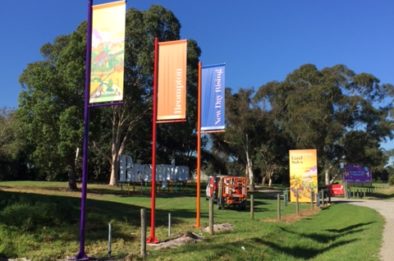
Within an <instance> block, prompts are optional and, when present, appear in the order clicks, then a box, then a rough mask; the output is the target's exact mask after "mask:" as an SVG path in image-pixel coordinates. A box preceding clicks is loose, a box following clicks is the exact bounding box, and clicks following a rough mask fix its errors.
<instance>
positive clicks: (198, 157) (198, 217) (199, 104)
mask: <svg viewBox="0 0 394 261" xmlns="http://www.w3.org/2000/svg"><path fill="white" fill-rule="evenodd" d="M197 85H198V86H197V89H198V94H197V169H196V179H197V187H196V191H197V195H196V225H195V226H196V227H198V228H199V227H200V226H201V225H200V200H201V195H200V192H201V189H200V176H201V62H199V63H198V83H197Z"/></svg>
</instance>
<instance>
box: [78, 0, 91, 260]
mask: <svg viewBox="0 0 394 261" xmlns="http://www.w3.org/2000/svg"><path fill="white" fill-rule="evenodd" d="M92 5H93V0H88V21H87V22H88V24H87V30H86V59H85V90H84V91H85V94H84V112H83V124H84V132H83V147H82V188H81V216H80V225H79V252H78V254H77V256H76V259H77V260H88V259H89V258H88V257H87V255H86V253H85V218H86V192H87V191H86V190H87V179H88V178H87V176H88V142H89V87H90V70H91V64H90V60H91V54H92Z"/></svg>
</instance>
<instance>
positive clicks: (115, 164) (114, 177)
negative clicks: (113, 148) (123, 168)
mask: <svg viewBox="0 0 394 261" xmlns="http://www.w3.org/2000/svg"><path fill="white" fill-rule="evenodd" d="M117 172H118V157H117V153H116V152H112V157H111V176H110V179H109V185H111V186H115V185H116V184H117V183H118V182H117V176H118V175H117V174H118V173H117Z"/></svg>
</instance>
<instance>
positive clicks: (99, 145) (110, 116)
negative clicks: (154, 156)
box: [17, 6, 200, 188]
mask: <svg viewBox="0 0 394 261" xmlns="http://www.w3.org/2000/svg"><path fill="white" fill-rule="evenodd" d="M180 28H181V25H180V23H179V21H178V19H177V18H176V17H175V15H174V14H173V13H172V12H171V11H169V10H167V9H165V8H163V7H161V6H152V7H151V8H150V9H148V10H146V11H143V12H142V11H138V10H136V9H129V10H128V11H127V15H126V39H125V89H124V101H123V105H122V106H116V107H115V106H114V107H110V108H100V109H91V120H90V124H91V126H90V144H89V145H90V147H89V151H90V154H89V159H90V163H89V166H90V167H89V169H90V170H91V172H97V170H99V173H96V174H97V176H102V175H104V176H106V177H109V178H110V181H109V183H110V184H112V185H113V184H116V180H117V169H118V167H117V166H118V160H119V156H120V155H121V154H122V153H124V152H126V151H127V152H128V153H130V154H132V155H133V156H134V157H136V158H140V159H142V161H143V162H146V163H147V162H149V160H150V156H149V151H150V146H149V144H150V126H151V125H150V121H151V108H152V106H151V104H152V99H151V97H152V74H153V56H154V54H153V43H154V38H155V37H158V39H159V41H168V40H176V39H179V37H180ZM188 47H189V55H190V59H189V60H188V65H189V67H190V70H189V78H188V84H189V85H190V86H191V87H192V88H191V90H192V92H193V91H194V90H195V89H193V88H194V86H195V82H196V76H193V74H195V72H196V69H195V68H197V60H198V57H199V55H200V49H199V48H198V45H197V43H196V42H195V41H190V42H189V46H188ZM85 48H86V23H85V22H84V23H82V24H81V25H80V26H79V27H78V28H77V30H76V31H75V32H73V33H71V34H70V35H65V36H59V37H57V38H56V39H55V40H54V42H53V43H48V44H45V45H44V46H43V47H42V48H41V54H42V56H43V60H41V61H37V62H34V63H32V64H29V65H28V66H27V68H26V69H25V70H24V71H23V73H22V75H21V77H20V82H21V84H22V86H23V91H22V93H21V94H20V98H19V109H18V112H17V114H18V119H19V121H20V122H21V128H20V131H19V136H20V137H22V138H23V139H25V140H26V141H27V143H28V144H29V148H30V150H29V151H30V160H31V161H32V163H33V164H32V165H33V166H34V168H35V169H37V171H39V173H41V178H45V179H63V178H64V176H65V174H67V173H68V174H69V176H70V177H71V179H75V172H76V170H77V168H78V165H79V164H80V163H79V161H78V157H76V151H78V149H77V148H79V147H80V146H81V143H82V138H81V137H82V108H83V90H84V88H83V86H84V68H85V66H84V65H85V64H86V61H85ZM195 96H196V94H192V93H190V95H189V99H190V100H192V101H193V100H195ZM193 97H194V99H193ZM194 104H195V103H194ZM190 108H192V104H191V105H190ZM190 111H192V109H190ZM184 126H186V127H185V128H175V127H174V128H173V130H172V131H171V135H173V136H174V137H177V139H176V141H179V142H182V144H186V145H187V148H188V149H189V150H190V149H191V147H190V146H189V145H188V144H190V142H191V141H192V140H193V135H192V130H193V128H194V122H192V121H191V120H189V121H187V123H186V124H185V125H184ZM191 126H193V127H191ZM162 128H163V129H164V130H166V128H171V127H166V126H165V127H162ZM163 132H164V131H163ZM168 142H170V141H167V140H163V142H162V144H159V146H163V147H171V146H173V145H172V144H173V143H168ZM178 144H179V143H178ZM186 145H185V146H186ZM178 150H179V151H182V152H184V151H185V150H180V149H178ZM165 155H166V154H165ZM93 163H94V164H93ZM103 166H109V167H108V168H109V169H108V171H103ZM74 188H75V186H74Z"/></svg>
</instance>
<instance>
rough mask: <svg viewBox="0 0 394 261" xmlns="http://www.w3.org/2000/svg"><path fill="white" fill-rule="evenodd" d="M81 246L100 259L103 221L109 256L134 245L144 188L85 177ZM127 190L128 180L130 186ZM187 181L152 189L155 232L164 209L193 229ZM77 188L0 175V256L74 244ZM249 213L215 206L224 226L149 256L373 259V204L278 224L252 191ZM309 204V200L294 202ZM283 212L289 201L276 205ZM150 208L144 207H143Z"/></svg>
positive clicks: (69, 250)
mask: <svg viewBox="0 0 394 261" xmlns="http://www.w3.org/2000/svg"><path fill="white" fill-rule="evenodd" d="M88 188H89V194H88V201H87V210H88V212H87V227H86V229H87V230H86V251H87V253H88V254H89V255H90V256H95V257H97V258H100V259H105V256H106V251H107V241H106V240H107V226H108V222H111V223H112V231H113V235H112V237H113V245H112V253H113V255H114V256H115V258H119V259H122V258H123V257H125V256H126V255H128V254H133V255H135V256H136V255H138V253H139V239H140V233H139V223H140V217H139V215H140V214H139V210H140V208H141V207H145V208H149V206H150V198H149V193H148V191H145V192H144V194H143V195H141V193H140V191H139V188H138V187H137V188H136V191H128V190H127V189H126V188H123V190H121V189H120V188H119V187H118V188H112V187H109V186H106V185H89V186H88ZM130 190H131V188H130ZM193 194H194V193H193V187H188V188H186V189H184V190H182V191H181V192H178V193H176V192H159V193H158V198H157V202H156V214H157V219H156V224H157V228H156V235H157V237H158V238H159V239H160V240H165V239H167V214H168V212H171V215H172V225H173V227H172V233H173V234H180V233H183V232H186V231H194V232H197V233H201V232H200V231H199V230H196V229H195V228H194V227H193V225H194V223H195V199H194V195H193ZM79 196H80V193H75V192H68V191H67V188H66V183H65V182H64V183H53V182H51V183H48V182H0V260H1V257H17V256H18V257H29V258H33V260H40V259H43V260H48V259H52V260H53V259H56V258H62V257H65V256H72V255H75V254H76V252H77V251H78V230H79V206H80V199H79V198H78V197H79ZM207 207H208V204H207V201H206V200H205V199H203V198H202V200H201V209H202V213H201V216H202V225H203V226H205V225H207V222H208V220H207V216H208V215H207ZM255 207H256V210H255V220H253V221H252V220H251V219H250V215H249V212H248V211H238V210H230V209H226V210H215V222H216V223H225V222H226V223H231V224H233V225H234V227H235V230H234V231H232V232H229V233H224V234H217V235H213V236H210V235H208V234H203V235H204V240H203V242H200V243H197V244H193V245H187V246H183V247H180V248H177V249H171V250H160V251H156V250H152V249H150V248H149V249H148V250H149V256H150V259H153V260H304V259H314V260H338V258H339V259H341V260H347V259H349V260H378V257H377V255H378V251H379V245H380V243H381V234H382V229H383V219H382V217H381V216H380V215H378V214H377V213H376V212H375V211H373V210H370V209H367V208H362V207H356V206H351V205H346V204H337V205H333V206H331V207H330V208H328V209H326V210H323V211H321V212H320V213H319V214H317V215H315V216H310V217H307V218H304V219H302V220H301V221H298V222H295V223H292V224H285V223H276V222H267V221H266V220H267V219H274V218H275V217H276V200H275V199H271V198H267V197H266V195H265V194H262V193H258V194H256V196H255ZM305 208H309V205H308V204H304V205H302V208H301V209H305ZM283 212H284V214H285V215H289V214H293V213H294V212H295V206H294V204H289V205H288V206H287V207H283ZM148 213H149V211H148Z"/></svg>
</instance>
